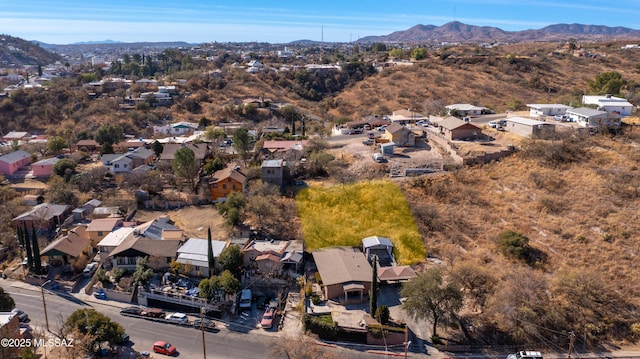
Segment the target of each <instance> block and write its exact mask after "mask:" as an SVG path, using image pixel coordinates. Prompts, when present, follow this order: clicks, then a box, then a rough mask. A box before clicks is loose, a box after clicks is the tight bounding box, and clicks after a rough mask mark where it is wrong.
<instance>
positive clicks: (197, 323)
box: [193, 318, 216, 330]
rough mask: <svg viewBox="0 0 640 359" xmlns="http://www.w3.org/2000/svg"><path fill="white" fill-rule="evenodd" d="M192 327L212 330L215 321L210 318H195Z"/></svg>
mask: <svg viewBox="0 0 640 359" xmlns="http://www.w3.org/2000/svg"><path fill="white" fill-rule="evenodd" d="M193 327H194V328H196V329H204V330H213V329H215V327H216V323H215V322H214V321H212V320H210V319H206V318H204V319H196V320H194V321H193Z"/></svg>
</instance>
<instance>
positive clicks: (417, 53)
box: [411, 47, 427, 60]
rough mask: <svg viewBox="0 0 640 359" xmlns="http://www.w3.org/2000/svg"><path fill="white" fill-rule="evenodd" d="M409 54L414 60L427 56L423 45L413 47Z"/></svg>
mask: <svg viewBox="0 0 640 359" xmlns="http://www.w3.org/2000/svg"><path fill="white" fill-rule="evenodd" d="M411 56H413V58H414V59H415V60H424V59H426V58H427V50H426V49H425V48H423V47H418V48H416V49H413V52H412V53H411Z"/></svg>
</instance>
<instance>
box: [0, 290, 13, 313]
mask: <svg viewBox="0 0 640 359" xmlns="http://www.w3.org/2000/svg"><path fill="white" fill-rule="evenodd" d="M15 307H16V302H14V301H13V298H11V295H9V293H7V292H5V291H4V288H2V287H0V312H9V311H11V310H13V308H15Z"/></svg>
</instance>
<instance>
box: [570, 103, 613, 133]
mask: <svg viewBox="0 0 640 359" xmlns="http://www.w3.org/2000/svg"><path fill="white" fill-rule="evenodd" d="M567 115H568V116H569V121H571V122H575V123H577V124H579V125H580V126H582V127H588V128H597V127H600V126H606V127H620V122H621V121H620V118H611V117H609V113H607V112H606V111H599V110H594V109H592V108H588V107H580V108H575V109H573V110H568V111H567Z"/></svg>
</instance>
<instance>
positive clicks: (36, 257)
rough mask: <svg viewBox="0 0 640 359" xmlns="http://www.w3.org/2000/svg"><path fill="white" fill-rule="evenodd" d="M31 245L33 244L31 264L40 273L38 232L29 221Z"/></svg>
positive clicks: (40, 261)
mask: <svg viewBox="0 0 640 359" xmlns="http://www.w3.org/2000/svg"><path fill="white" fill-rule="evenodd" d="M31 245H32V246H33V264H34V265H35V270H36V274H42V260H41V259H40V246H39V245H38V233H37V232H36V227H35V225H34V224H33V222H31Z"/></svg>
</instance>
